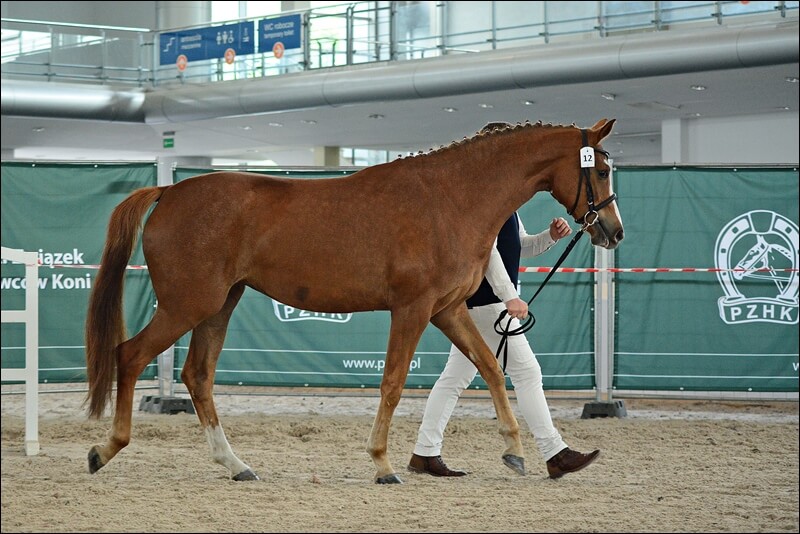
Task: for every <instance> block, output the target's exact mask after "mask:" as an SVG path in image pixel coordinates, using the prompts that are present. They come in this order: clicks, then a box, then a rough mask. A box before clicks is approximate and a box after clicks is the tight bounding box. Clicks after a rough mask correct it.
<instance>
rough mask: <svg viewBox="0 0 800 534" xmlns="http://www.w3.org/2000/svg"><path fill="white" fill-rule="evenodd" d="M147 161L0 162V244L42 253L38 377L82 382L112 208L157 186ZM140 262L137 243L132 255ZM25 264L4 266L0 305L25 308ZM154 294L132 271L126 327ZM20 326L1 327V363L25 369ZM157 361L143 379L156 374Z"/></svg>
mask: <svg viewBox="0 0 800 534" xmlns="http://www.w3.org/2000/svg"><path fill="white" fill-rule="evenodd" d="M155 184H156V167H155V165H153V164H152V163H150V164H119V165H104V164H86V165H68V164H41V163H36V164H33V163H5V162H4V163H3V164H2V181H1V184H0V187H2V205H1V207H0V213H2V245H3V246H4V247H8V248H15V249H23V250H26V251H34V252H37V253H38V255H39V262H40V264H41V265H40V268H39V377H40V381H41V382H73V381H77V382H83V381H85V380H86V356H85V353H84V322H85V320H86V309H87V305H88V299H89V291H90V289H91V287H92V282H93V280H94V278H95V276H96V274H97V266H98V265H99V263H100V259H101V256H102V250H103V245H104V243H105V236H106V226H107V224H108V219H109V217H110V216H111V211H112V210H113V209H114V207H115V206H116V205H117V204H118V203H119V202H121V201H122V200H123V199H124V198H125V197H126V196H128V194H129V193H131V192H132V191H133V190H134V189H137V188H140V187H145V186H150V185H155ZM131 262H132V264H134V265H141V264H142V263H143V257H142V253H141V247H140V246H137V249H136V252H135V254H134V256H133V258H132V260H131ZM24 276H25V274H24V267H23V266H22V265H19V264H13V263H8V262H6V261H5V260H4V261H3V264H2V296H3V298H2V302H3V304H2V309H3V310H18V309H23V308H24V307H25V289H24V284H23V283H22V281H23V280H24ZM154 304H155V300H154V297H153V292H152V289H151V287H150V278H149V276H148V275H147V271H144V270H129V271H128V273H127V275H126V280H125V314H126V319H127V321H128V328H129V331H130V332H134V333H135V332H138V331H139V330H141V329H142V328H143V327H144V325H145V324H146V323H147V321H149V319H150V317H151V315H152V313H153V306H154ZM24 348H25V328H24V325H22V324H13V323H4V324H3V325H2V359H3V367H4V368H14V367H24V363H25V350H24ZM156 374H157V369H156V367H155V364H153V365H151V366H150V367H148V368H147V370H146V371H145V373H144V375H143V376H144V377H149V378H154V377H155V376H156Z"/></svg>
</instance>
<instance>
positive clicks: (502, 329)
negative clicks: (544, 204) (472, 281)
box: [494, 225, 587, 373]
mask: <svg viewBox="0 0 800 534" xmlns="http://www.w3.org/2000/svg"><path fill="white" fill-rule="evenodd" d="M586 228H587V226H586V225H584V226H581V229H580V230H578V233H576V234H575V237H573V238H572V240H571V241H570V242H569V244H568V245H567V248H566V249H564V252H563V253H562V254H561V257H560V258H558V261H557V262H556V263H555V265H553V268H552V269H550V272H549V273H547V277H546V278H545V279H544V282H542V285H540V286H539V289H537V290H536V293H534V294H533V296H532V297H531V298H530V300H529V301H528V317H527V318H526V319H525V321H524V322H520V325H519V326H518V327H517V328H515V329H514V330H509V328H510V326H511V319H513V317H509V318H508V321H507V322H506V324H505V326H503V325H501V324H500V323H501V322H502V321H503V319H504V318H505V316H506V315H508V310H503V311H502V312H500V316H499V317H498V318H497V320H496V321H495V322H494V331H495V332H497V333H498V334H500V336H501V337H500V344H499V345H498V346H497V352H495V354H494V357H495V358H497V357H499V356H500V351H503V373H505V372H506V364H507V363H508V338H509V337H511V336H519V335H522V334H524V333H525V332H527V331H528V330H530V329H531V328H533V325H534V324H536V317H534V315H533V312H531V310H530V305H531V303H533V299H535V298H536V296H537V295H538V294H539V293H540V292H541V291H542V289H544V286H545V285H546V284H547V281H548V280H550V278H551V277H552V276H553V274H555V272H556V270H558V268H559V267H560V266H561V264H562V263H563V262H564V260H565V259H567V256H568V255H569V253H570V251H572V249H573V247H575V243H577V242H578V239H580V238H581V236H582V235H583V232H584V230H585V229H586Z"/></svg>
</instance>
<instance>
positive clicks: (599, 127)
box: [591, 119, 617, 143]
mask: <svg viewBox="0 0 800 534" xmlns="http://www.w3.org/2000/svg"><path fill="white" fill-rule="evenodd" d="M615 122H617V119H610V120H609V119H600V120H599V121H597V124H595V125H594V126H592V128H591V129H592V132H594V133H595V134H597V142H598V143H599V142H600V141H602V140H603V139H605V138H606V137H608V134H610V133H611V129H612V128H613V127H614V123H615Z"/></svg>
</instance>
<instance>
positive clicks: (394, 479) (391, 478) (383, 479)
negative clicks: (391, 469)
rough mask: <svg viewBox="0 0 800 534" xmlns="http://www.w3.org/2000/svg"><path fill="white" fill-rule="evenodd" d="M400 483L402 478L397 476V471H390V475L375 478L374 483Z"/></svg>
mask: <svg viewBox="0 0 800 534" xmlns="http://www.w3.org/2000/svg"><path fill="white" fill-rule="evenodd" d="M402 483H403V480H402V479H401V478H400V477H399V476H397V473H392V474H391V475H386V476H383V477H378V478H376V479H375V484H402Z"/></svg>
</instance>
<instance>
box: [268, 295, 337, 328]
mask: <svg viewBox="0 0 800 534" xmlns="http://www.w3.org/2000/svg"><path fill="white" fill-rule="evenodd" d="M272 307H273V308H274V309H275V317H277V318H278V320H279V321H282V322H284V323H286V322H290V321H328V322H332V323H346V322H348V321H349V320H350V318H351V317H353V314H352V313H322V312H312V311H306V310H299V309H297V308H293V307H291V306H287V305H286V304H281V303H280V302H278V301H277V300H273V301H272Z"/></svg>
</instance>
